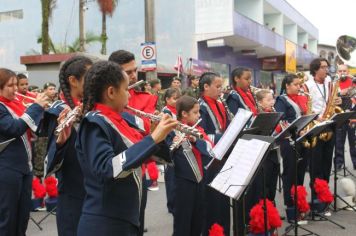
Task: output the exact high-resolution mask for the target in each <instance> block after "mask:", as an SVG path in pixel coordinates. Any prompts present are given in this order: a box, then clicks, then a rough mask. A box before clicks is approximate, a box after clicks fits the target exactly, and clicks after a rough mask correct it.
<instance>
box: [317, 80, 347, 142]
mask: <svg viewBox="0 0 356 236" xmlns="http://www.w3.org/2000/svg"><path fill="white" fill-rule="evenodd" d="M339 88H340V79H337V80H336V82H335V84H334V86H333V88H332V89H331V91H330V90H329V91H330V93H329V97H328V101H327V103H326V107H325V111H324V113H323V115H322V117H323V118H324V119H325V120H329V119H330V118H331V117H332V116H333V115H334V114H337V113H343V112H344V111H343V110H342V109H341V107H339V106H336V105H335V103H334V101H335V99H336V97H337V96H338V92H339ZM332 135H333V133H332V132H324V133H321V134H320V135H319V138H320V139H321V140H323V141H329V140H330V139H331V138H332Z"/></svg>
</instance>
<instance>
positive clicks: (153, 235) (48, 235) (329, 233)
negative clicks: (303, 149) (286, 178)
mask: <svg viewBox="0 0 356 236" xmlns="http://www.w3.org/2000/svg"><path fill="white" fill-rule="evenodd" d="M347 149H348V148H347ZM346 160H347V162H346V163H347V166H348V167H349V168H350V170H351V172H352V173H353V174H356V171H354V170H353V169H352V164H351V161H350V156H349V154H347V155H346ZM339 173H342V172H339ZM308 177H309V176H308V175H307V178H306V183H309V178H308ZM353 180H354V181H355V178H353ZM331 186H332V187H333V182H331ZM159 187H160V189H159V191H156V192H149V195H148V204H147V209H146V222H147V228H148V233H147V234H145V235H147V236H169V235H171V234H172V216H171V215H170V214H168V211H167V208H166V198H165V189H164V183H160V186H159ZM277 205H278V209H279V211H280V214H281V215H285V212H284V208H283V199H282V194H280V193H278V194H277ZM44 215H45V213H43V212H35V213H31V216H32V217H33V218H34V219H36V220H38V219H40V218H41V217H43V216H44ZM330 219H331V220H334V221H336V222H338V223H340V224H342V225H343V226H345V227H346V229H345V230H343V229H340V228H339V227H338V226H336V225H334V224H332V223H330V222H311V221H309V224H308V225H306V226H305V228H307V229H309V230H312V231H314V232H315V233H317V234H319V235H322V236H336V235H343V236H354V235H355V234H356V233H355V232H356V212H353V211H346V210H343V211H339V212H337V213H334V212H332V216H331V217H330ZM41 226H42V227H43V231H40V230H39V229H38V228H37V227H36V225H35V224H34V223H33V222H30V223H29V227H28V235H29V236H55V235H57V231H56V223H55V216H53V215H51V216H49V217H48V218H47V219H46V220H44V221H43V222H42V223H41ZM286 226H287V223H286V222H283V227H286ZM283 232H284V228H282V229H280V230H279V235H281V234H282V233H283ZM304 233H305V232H303V231H302V230H300V231H299V235H302V234H304ZM291 235H292V234H291ZM293 235H294V234H293Z"/></svg>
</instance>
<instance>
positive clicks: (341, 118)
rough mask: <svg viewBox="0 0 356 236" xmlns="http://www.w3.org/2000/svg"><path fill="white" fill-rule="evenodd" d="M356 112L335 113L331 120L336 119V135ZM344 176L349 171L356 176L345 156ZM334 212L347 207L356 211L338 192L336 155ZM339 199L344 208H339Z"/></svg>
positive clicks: (334, 128) (333, 127) (334, 125)
mask: <svg viewBox="0 0 356 236" xmlns="http://www.w3.org/2000/svg"><path fill="white" fill-rule="evenodd" d="M355 114H356V112H355V111H352V112H345V113H340V114H335V115H334V116H333V117H332V118H331V120H333V121H334V124H333V125H332V126H331V128H332V131H333V133H334V135H336V129H338V128H340V127H342V126H343V124H345V123H346V122H347V121H348V120H349V119H350V118H351V117H352V116H355ZM343 169H344V177H346V176H347V175H346V172H348V173H349V175H351V176H353V177H356V176H355V175H353V174H352V173H351V172H350V171H349V170H348V169H347V168H346V166H345V158H344V167H343ZM333 172H334V212H337V211H340V210H345V208H347V207H349V208H350V209H352V210H353V211H355V212H356V208H355V207H354V206H351V205H350V204H349V203H348V202H346V201H345V200H344V199H343V198H342V197H340V195H338V193H337V180H338V177H337V176H338V174H337V168H336V159H335V157H334V171H333ZM337 199H339V200H340V201H342V202H343V203H344V204H345V205H346V206H345V207H344V208H340V209H339V210H338V209H337Z"/></svg>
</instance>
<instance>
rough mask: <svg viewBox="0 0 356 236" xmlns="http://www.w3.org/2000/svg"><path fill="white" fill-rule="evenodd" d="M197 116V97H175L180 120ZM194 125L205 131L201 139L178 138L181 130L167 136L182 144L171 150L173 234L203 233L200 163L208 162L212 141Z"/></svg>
mask: <svg viewBox="0 0 356 236" xmlns="http://www.w3.org/2000/svg"><path fill="white" fill-rule="evenodd" d="M199 117H200V114H199V102H198V100H196V99H195V98H193V97H190V96H187V95H186V96H183V97H180V98H179V99H178V101H177V118H178V120H179V121H181V122H182V123H183V124H186V125H189V126H193V125H195V124H196V123H197V122H199V121H198V120H199ZM196 129H197V130H199V132H200V133H202V134H203V135H204V138H203V139H196V138H195V137H191V136H188V137H185V138H184V139H183V140H182V141H181V140H180V139H182V138H181V137H180V135H181V134H178V135H174V134H173V135H170V137H167V139H169V141H168V143H169V142H172V139H173V143H174V144H176V143H179V142H180V141H181V144H176V145H177V146H178V145H179V146H178V147H176V149H175V150H174V149H173V150H172V152H173V153H172V156H173V157H172V159H173V162H174V173H175V180H174V183H175V193H176V196H175V204H174V214H173V217H174V224H173V235H176V236H180V235H186V236H200V235H201V233H202V224H203V216H204V213H203V212H204V211H206V209H205V208H204V206H203V204H204V202H203V199H204V191H205V185H204V181H203V178H204V170H203V169H204V167H203V163H208V162H209V161H210V160H211V158H212V157H211V154H210V153H211V147H212V143H211V141H210V140H209V138H208V136H207V135H206V134H205V133H204V130H203V129H202V128H200V127H199V126H196ZM172 133H173V132H172ZM173 137H174V138H173ZM175 142H176V143H175ZM171 147H172V146H171Z"/></svg>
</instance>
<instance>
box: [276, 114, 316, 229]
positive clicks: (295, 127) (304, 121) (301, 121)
mask: <svg viewBox="0 0 356 236" xmlns="http://www.w3.org/2000/svg"><path fill="white" fill-rule="evenodd" d="M317 116H318V115H317V114H311V115H306V116H301V117H299V118H298V119H295V120H294V121H293V122H292V123H291V124H290V125H289V126H288V127H287V128H286V129H284V130H283V131H282V132H281V133H280V134H279V135H277V136H276V142H280V141H281V140H283V139H285V138H288V137H290V139H291V145H292V146H293V149H294V165H295V167H294V168H295V169H294V171H295V174H294V183H295V184H294V186H298V159H299V155H298V153H297V150H298V149H297V136H298V133H299V132H300V131H301V130H303V129H304V128H305V127H306V126H307V125H308V124H309V123H310V122H312V121H313V120H314V119H315V118H316V117H317ZM294 199H295V200H294V202H296V200H297V199H298V191H294ZM294 205H295V206H294V222H293V223H290V225H289V226H288V227H287V228H286V231H285V233H284V235H287V234H288V233H289V232H290V231H291V230H292V229H294V235H298V228H301V229H303V230H304V231H307V232H308V234H305V235H318V234H316V233H314V232H312V231H310V230H308V229H306V228H304V227H302V226H301V225H299V224H298V218H297V217H298V207H297V204H294Z"/></svg>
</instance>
